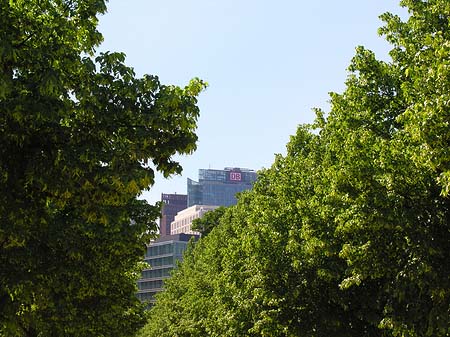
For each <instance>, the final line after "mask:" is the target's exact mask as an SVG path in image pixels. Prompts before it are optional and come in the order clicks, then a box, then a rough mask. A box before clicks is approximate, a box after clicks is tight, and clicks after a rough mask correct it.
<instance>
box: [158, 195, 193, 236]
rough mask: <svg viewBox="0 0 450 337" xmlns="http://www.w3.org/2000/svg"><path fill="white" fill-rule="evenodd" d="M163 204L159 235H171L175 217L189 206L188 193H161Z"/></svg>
mask: <svg viewBox="0 0 450 337" xmlns="http://www.w3.org/2000/svg"><path fill="white" fill-rule="evenodd" d="M161 202H162V204H163V207H162V211H161V219H160V220H159V235H160V236H165V235H170V224H171V223H172V221H173V220H174V219H175V215H177V213H178V212H179V211H181V210H183V209H185V208H187V195H186V194H165V193H162V194H161Z"/></svg>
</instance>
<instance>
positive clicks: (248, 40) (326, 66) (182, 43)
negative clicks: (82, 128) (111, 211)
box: [99, 0, 405, 203]
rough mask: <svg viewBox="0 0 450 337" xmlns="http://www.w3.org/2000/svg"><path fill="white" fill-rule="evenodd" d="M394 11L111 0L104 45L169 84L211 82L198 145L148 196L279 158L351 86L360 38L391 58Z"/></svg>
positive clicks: (312, 4)
mask: <svg viewBox="0 0 450 337" xmlns="http://www.w3.org/2000/svg"><path fill="white" fill-rule="evenodd" d="M386 11H389V12H393V13H396V14H404V13H405V10H404V9H402V8H400V7H399V5H398V1H396V0H378V1H375V0H367V1H362V0H343V1H336V0H313V1H311V0H310V1H302V0H279V1H268V0H221V1H218V0H162V1H149V0H127V1H123V0H110V2H109V4H108V13H107V14H105V15H104V16H102V17H100V26H99V30H100V31H101V32H102V33H103V35H104V43H103V44H102V46H101V48H99V50H100V51H104V50H110V51H121V52H124V53H125V54H126V55H127V61H126V63H127V65H129V66H132V67H133V68H134V69H135V72H136V74H137V75H139V76H141V75H143V74H145V73H148V74H153V75H158V76H159V78H160V80H161V82H162V83H164V84H175V85H180V86H184V85H186V84H187V83H188V82H189V80H190V79H191V78H193V77H199V78H201V79H203V80H205V81H207V82H208V83H209V87H208V89H207V90H206V91H205V92H203V93H202V94H201V95H200V97H199V107H200V114H201V116H200V119H199V122H198V133H197V134H198V136H199V141H198V149H197V151H196V152H195V153H194V154H193V155H191V156H187V157H181V158H179V159H180V161H181V164H182V166H183V167H184V171H183V174H182V175H181V176H175V177H172V178H170V179H168V180H165V179H163V178H162V177H160V176H159V177H158V178H157V181H156V184H155V185H154V186H153V188H152V189H151V190H150V191H149V192H145V193H144V195H143V197H145V198H146V199H147V200H148V201H149V202H151V203H154V202H155V201H158V200H160V196H161V193H175V192H176V193H179V194H182V193H186V179H187V177H190V178H192V179H194V180H197V178H198V169H200V168H215V169H223V168H224V167H245V168H252V169H255V170H259V169H261V168H263V167H270V166H271V164H272V162H273V159H274V155H275V154H276V153H281V154H283V153H285V146H286V144H287V142H288V141H289V136H290V135H292V134H294V133H295V131H296V128H297V125H298V124H301V123H309V122H312V121H313V120H314V113H313V112H312V110H311V109H312V108H313V107H320V108H324V109H325V110H327V109H328V99H329V96H328V93H329V92H331V91H333V92H342V90H343V89H344V82H345V79H346V77H347V74H348V73H347V70H346V69H347V67H348V65H349V63H350V60H351V58H352V56H353V55H354V52H355V47H356V46H358V45H363V46H365V47H366V48H368V49H371V50H373V51H374V52H375V53H376V55H377V57H378V58H381V59H385V60H387V59H388V55H387V52H388V50H389V49H390V47H389V45H388V44H387V42H385V40H384V39H383V38H382V37H379V36H378V33H377V29H378V28H379V27H380V26H381V25H382V22H381V21H380V20H379V18H378V16H379V15H380V14H381V13H383V12H386Z"/></svg>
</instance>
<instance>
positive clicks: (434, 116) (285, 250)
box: [140, 0, 450, 337]
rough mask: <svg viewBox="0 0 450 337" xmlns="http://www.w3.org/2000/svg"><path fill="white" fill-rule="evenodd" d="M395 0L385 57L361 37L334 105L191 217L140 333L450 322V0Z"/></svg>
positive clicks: (305, 330) (356, 331) (300, 332)
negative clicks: (209, 209) (183, 244)
mask: <svg viewBox="0 0 450 337" xmlns="http://www.w3.org/2000/svg"><path fill="white" fill-rule="evenodd" d="M401 5H402V6H405V7H407V9H408V11H409V15H408V17H407V18H406V19H401V18H400V17H398V16H396V15H393V14H390V13H386V14H383V15H382V16H381V19H382V20H383V22H384V26H383V27H382V28H381V29H380V33H381V34H382V35H383V36H384V37H385V38H386V39H387V41H388V42H389V43H390V44H391V45H392V49H391V51H390V60H389V61H381V60H378V59H377V58H376V57H375V55H374V53H373V52H371V51H370V50H367V49H365V48H364V47H358V48H357V49H356V55H355V56H354V58H353V59H352V61H351V64H350V66H349V76H348V79H347V81H346V88H345V90H344V91H343V93H341V94H338V93H332V94H331V107H330V111H329V112H327V113H325V112H323V111H321V110H317V111H316V115H317V118H316V120H315V122H314V123H312V124H310V125H302V126H300V127H299V128H298V130H297V133H296V134H295V135H293V136H291V139H290V142H289V143H288V144H287V153H286V155H283V156H282V155H277V156H276V158H275V162H274V163H273V165H272V166H271V167H270V168H268V169H265V170H262V171H261V172H259V176H258V180H257V181H256V183H255V185H254V188H253V189H252V190H251V191H250V192H246V193H242V194H241V195H240V197H239V201H238V203H237V205H236V206H233V207H230V208H227V209H226V210H220V211H219V213H216V214H214V213H211V214H210V215H209V216H208V218H205V220H204V221H203V222H199V223H198V228H199V229H202V228H207V232H205V233H204V234H206V235H204V236H203V237H202V238H201V239H200V241H199V242H198V243H196V244H195V245H194V246H191V247H190V248H189V249H188V251H187V252H186V254H185V257H184V261H183V262H182V263H181V265H180V266H179V268H177V269H176V270H175V271H174V273H173V275H172V278H170V279H169V280H167V282H166V283H165V291H164V292H163V293H161V294H159V295H158V296H157V302H156V305H155V306H154V307H153V308H152V309H151V311H150V319H149V321H148V324H147V325H146V327H145V328H144V329H143V330H142V331H141V332H140V336H142V337H151V336H155V337H156V336H158V337H166V336H167V337H173V336H180V337H181V336H186V337H187V336H217V337H218V336H222V337H223V336H230V337H231V336H267V337H269V336H270V337H275V336H305V337H306V336H308V337H312V336H314V337H322V336H323V337H329V336H342V337H344V336H345V337H351V336H354V337H361V336H374V337H375V336H402V337H415V336H438V337H440V336H450V277H449V275H450V263H449V261H450V199H449V193H450V125H449V123H450V21H449V20H450V2H449V1H448V0H403V1H402V2H401ZM343 38H344V37H343Z"/></svg>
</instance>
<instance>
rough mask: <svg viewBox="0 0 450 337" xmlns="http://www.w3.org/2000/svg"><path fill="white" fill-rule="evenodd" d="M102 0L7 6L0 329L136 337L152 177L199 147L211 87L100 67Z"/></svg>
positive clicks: (0, 33)
mask: <svg viewBox="0 0 450 337" xmlns="http://www.w3.org/2000/svg"><path fill="white" fill-rule="evenodd" d="M105 11H106V6H105V1H102V0H80V1H69V0H61V1H51V0H44V1H34V0H30V1H1V2H0V40H1V44H0V68H1V72H0V112H1V114H0V130H1V132H0V143H1V144H2V146H1V147H0V219H1V227H0V264H1V266H2V268H1V269H0V313H1V314H0V334H1V335H2V336H130V335H131V334H132V333H133V332H134V331H135V330H136V329H137V328H138V327H139V326H140V325H141V324H142V323H143V319H144V317H145V316H144V313H143V308H142V306H141V305H140V304H139V303H138V301H137V299H136V297H135V295H134V292H135V290H136V285H135V282H136V279H137V277H139V270H140V269H139V268H140V267H139V266H140V261H141V259H142V256H143V255H144V251H145V244H146V243H147V242H148V240H149V239H150V238H151V237H153V236H154V235H155V233H156V223H155V219H156V218H157V217H158V216H159V205H155V206H151V205H149V204H147V203H146V202H145V201H142V200H137V196H139V194H140V193H141V191H142V190H144V189H148V188H150V187H151V186H152V185H153V183H154V171H155V170H158V171H160V172H162V173H163V174H164V175H165V176H169V175H171V174H174V173H180V172H181V166H180V164H179V163H178V162H176V161H174V160H173V156H174V155H175V154H177V153H180V154H189V153H191V152H192V151H194V150H195V148H196V140H197V137H196V135H195V129H196V121H197V117H198V112H199V111H198V107H197V106H196V103H197V98H196V97H197V96H198V94H199V93H200V91H201V90H202V89H203V88H204V87H205V84H204V83H203V82H202V81H200V80H197V79H195V80H193V81H191V83H190V84H189V85H188V86H186V87H185V88H179V87H176V86H166V85H162V84H161V83H160V82H159V80H158V78H157V77H156V76H150V75H145V76H143V77H142V78H136V77H135V74H134V72H133V69H132V68H130V67H127V66H126V65H125V64H124V59H125V56H124V54H122V53H103V54H100V55H99V56H97V57H95V58H94V56H93V55H94V52H95V47H96V46H98V45H99V43H100V42H101V41H102V36H101V34H100V33H99V32H98V31H97V29H96V25H97V15H99V14H102V13H104V12H105Z"/></svg>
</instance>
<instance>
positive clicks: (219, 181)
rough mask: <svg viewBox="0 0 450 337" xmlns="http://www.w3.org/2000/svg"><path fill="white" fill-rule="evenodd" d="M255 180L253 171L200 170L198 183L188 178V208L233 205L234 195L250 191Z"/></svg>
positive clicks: (228, 169)
mask: <svg viewBox="0 0 450 337" xmlns="http://www.w3.org/2000/svg"><path fill="white" fill-rule="evenodd" d="M255 180H256V172H255V171H254V170H249V169H243V168H230V167H226V168H225V169H223V170H213V169H200V170H199V174H198V182H197V181H194V180H192V179H189V178H188V183H187V192H188V193H187V195H188V197H187V201H188V207H191V206H194V205H215V206H231V205H234V204H236V201H237V200H236V194H237V193H239V192H242V191H244V190H249V189H251V188H252V185H253V183H254V181H255Z"/></svg>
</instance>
